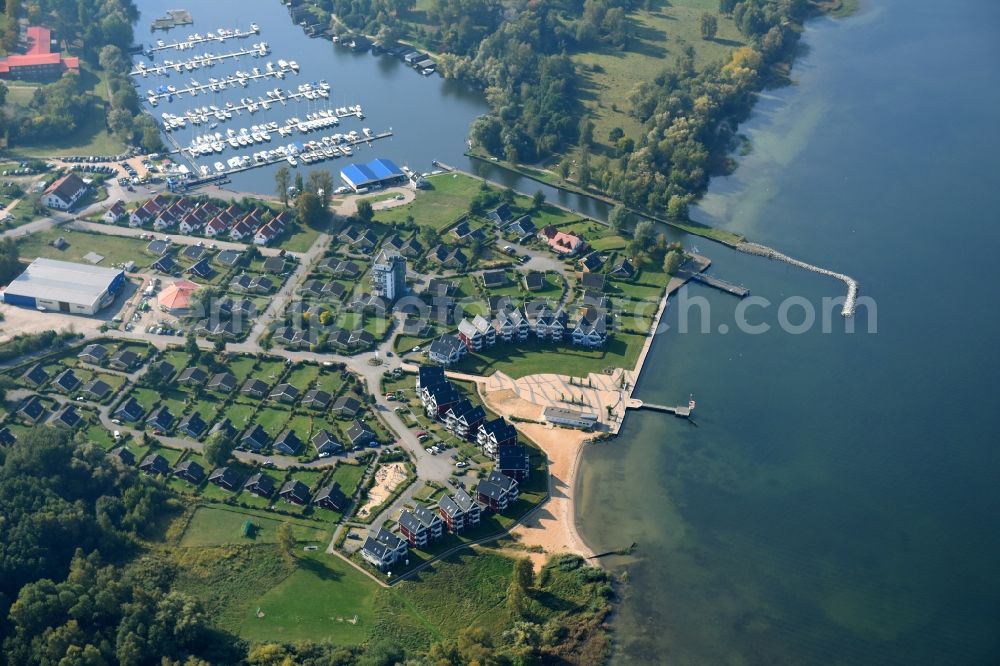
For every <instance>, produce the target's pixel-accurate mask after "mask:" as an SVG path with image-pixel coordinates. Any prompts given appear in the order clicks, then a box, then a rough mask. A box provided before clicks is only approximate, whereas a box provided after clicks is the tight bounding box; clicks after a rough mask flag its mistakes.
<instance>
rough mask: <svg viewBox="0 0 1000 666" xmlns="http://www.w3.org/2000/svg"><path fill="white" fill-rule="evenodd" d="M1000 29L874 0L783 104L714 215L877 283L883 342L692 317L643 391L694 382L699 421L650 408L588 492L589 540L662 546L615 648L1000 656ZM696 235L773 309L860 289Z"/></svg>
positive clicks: (833, 24)
mask: <svg viewBox="0 0 1000 666" xmlns="http://www.w3.org/2000/svg"><path fill="white" fill-rule="evenodd" d="M998 30H1000V9H998V7H997V5H996V4H995V3H993V2H989V1H986V0H964V1H961V2H949V3H940V2H934V1H931V0H908V1H903V0H887V1H886V2H880V3H878V4H877V6H875V5H874V3H865V6H864V8H863V10H862V12H861V13H860V14H858V15H857V16H855V17H853V18H850V19H848V20H844V21H831V20H819V21H815V22H813V23H811V24H810V25H809V27H808V29H807V31H806V34H805V36H804V39H803V55H802V58H801V59H800V60H799V61H798V63H797V65H796V67H795V69H794V71H793V78H794V79H795V84H794V85H792V86H790V87H787V88H784V89H780V90H775V91H769V92H768V93H766V94H765V95H764V96H762V99H761V102H760V104H759V105H758V107H757V109H756V111H755V113H754V115H753V117H752V118H751V119H750V121H749V122H748V123H747V124H746V125H745V126H744V128H743V129H744V131H745V132H746V133H747V135H748V136H749V137H750V138H751V141H752V144H753V147H754V149H753V152H752V153H751V154H750V155H749V156H748V157H746V158H742V159H741V163H740V167H739V169H738V170H737V171H736V172H735V173H734V175H733V176H730V177H727V178H722V179H717V180H716V181H713V185H712V189H711V193H710V194H709V196H708V197H707V198H706V200H705V202H704V204H703V205H702V206H701V208H700V209H699V211H698V212H697V215H698V216H699V217H700V218H701V219H703V220H705V221H707V222H710V223H713V224H719V225H722V226H726V227H728V228H731V229H734V230H737V231H740V232H743V233H746V234H747V235H748V236H750V237H751V238H752V239H754V240H758V241H761V242H764V243H768V244H771V245H774V246H775V247H778V248H780V249H782V250H784V251H786V252H788V253H789V254H792V255H793V256H797V257H799V258H801V259H804V260H807V261H811V262H814V263H817V264H820V265H823V266H826V267H829V268H833V269H836V270H840V271H843V272H846V273H848V274H851V275H853V276H855V277H856V278H858V279H859V280H860V281H861V283H862V293H863V294H865V295H867V296H870V297H872V298H873V299H874V300H875V302H876V304H877V330H878V332H877V333H876V334H871V335H870V334H867V333H862V332H860V331H863V330H865V329H866V328H867V325H868V324H869V323H874V322H872V321H871V319H872V317H871V316H870V314H869V313H867V312H865V311H864V310H862V311H860V312H859V315H858V317H857V318H856V321H855V324H856V326H857V329H858V331H859V332H856V333H854V334H853V335H850V334H846V333H844V330H843V325H844V322H842V321H837V320H838V319H839V318H838V317H834V320H833V322H832V323H833V325H834V326H833V329H834V330H833V332H832V333H831V334H823V333H821V332H820V331H817V330H810V331H809V332H806V333H803V334H800V335H790V334H787V333H783V332H780V331H778V330H772V331H771V332H769V333H767V334H764V335H748V334H744V333H739V332H736V331H735V327H733V326H732V323H733V317H734V316H735V310H736V301H735V299H733V298H732V297H729V296H726V295H724V294H720V293H717V292H712V291H710V290H708V289H707V288H704V287H691V288H689V289H688V291H687V296H688V297H702V298H704V299H706V300H707V303H708V305H709V306H710V309H711V325H710V330H711V331H712V332H711V333H709V334H700V333H691V332H689V333H683V334H682V333H678V331H677V325H678V323H679V322H678V316H679V312H680V310H681V308H680V307H679V304H680V301H679V300H678V302H675V303H674V304H672V306H671V307H670V308H669V309H668V315H667V321H668V323H670V324H671V325H672V326H673V328H672V330H670V331H669V332H667V333H666V334H664V335H662V336H660V338H659V339H658V340H657V342H656V344H655V347H654V350H653V353H652V356H651V359H650V362H649V365H648V366H647V368H646V372H645V373H644V375H643V377H642V380H641V381H640V386H639V392H638V396H639V397H640V398H642V399H645V400H650V401H654V402H663V403H667V404H676V403H677V402H679V401H682V400H683V399H684V398H686V397H687V395H688V393H690V392H692V391H693V392H694V393H695V395H696V397H697V399H698V403H699V406H698V409H697V412H696V419H695V420H696V421H697V424H698V425H697V427H694V426H691V425H689V424H686V423H684V422H682V421H679V420H676V419H673V418H670V417H664V416H661V415H654V414H651V413H637V414H634V415H630V416H629V420H628V422H627V424H626V427H625V428H624V431H623V433H622V436H621V437H619V438H618V440H617V441H615V442H612V443H610V444H605V445H600V446H596V447H594V448H593V449H591V450H588V452H587V454H586V456H585V459H584V461H585V462H584V470H583V474H582V476H581V479H580V485H579V497H580V500H579V510H578V514H579V516H580V520H581V522H582V526H583V533H584V536H585V537H586V538H587V540H588V542H590V543H591V545H593V546H594V547H595V548H597V549H599V550H603V549H606V548H617V547H621V546H622V545H626V544H628V543H631V542H632V541H637V542H639V544H640V547H639V550H638V552H637V553H636V555H635V557H634V558H630V559H628V560H624V559H620V560H619V561H617V562H613V563H612V564H613V565H614V566H615V567H616V568H618V569H619V570H620V571H627V578H628V581H629V582H628V583H627V585H625V587H624V588H623V592H624V599H623V603H622V605H621V608H620V613H619V614H618V615H617V618H616V622H615V627H616V630H617V639H618V645H617V652H616V658H615V662H616V663H682V664H706V663H713V664H719V663H726V664H775V663H788V664H802V663H822V664H830V663H834V664H840V663H842V664H859V663H860V664H869V663H898V664H944V663H948V664H986V663H997V662H998V661H1000V602H998V599H1000V582H998V577H997V576H996V574H995V565H996V562H997V560H998V556H1000V522H998V520H997V518H996V516H997V515H998V509H1000V491H998V487H1000V484H998V479H1000V455H998V453H997V441H998V440H997V436H996V434H995V432H996V427H995V423H994V420H995V415H996V414H997V413H998V411H1000V410H998V407H1000V399H998V395H1000V394H998V391H997V389H996V386H995V381H996V377H997V374H998V370H1000V359H998V354H997V351H996V343H995V339H996V333H995V331H996V330H997V325H998V323H1000V316H998V314H997V309H996V306H995V301H996V298H995V285H996V283H997V278H998V270H997V262H996V260H995V258H994V252H995V248H996V246H997V241H998V240H1000V231H998V229H997V225H996V221H997V210H998V209H1000V206H998V204H1000V188H998V185H1000V170H998V169H997V167H996V163H995V161H996V155H997V153H998V149H1000V131H998V129H997V124H996V119H997V112H996V109H997V108H998V106H1000V105H998V103H1000V75H998V72H997V67H996V66H997V64H998V63H1000V39H997V37H998ZM697 244H698V245H700V249H701V250H702V251H703V252H705V253H706V254H708V255H710V256H711V257H712V258H713V259H714V260H715V265H714V267H713V271H715V272H716V273H717V274H718V275H720V276H722V277H726V278H730V279H733V280H735V281H737V282H742V283H744V284H746V286H748V287H749V288H750V289H751V291H752V292H753V294H755V295H758V296H763V297H765V298H767V299H769V300H770V301H772V302H773V303H774V304H775V305H774V307H772V308H771V309H769V310H758V311H756V314H755V316H754V317H752V319H754V321H761V322H768V323H771V324H772V325H775V324H776V323H777V321H778V319H777V313H776V312H775V310H776V306H777V304H778V303H779V302H781V301H782V299H785V298H787V297H789V296H802V297H804V298H805V299H806V300H807V301H808V302H810V303H812V304H814V305H815V307H816V308H819V307H820V301H821V299H822V298H823V297H824V296H836V295H839V294H842V293H843V292H842V287H841V285H840V284H839V283H837V282H834V281H832V280H829V279H827V278H823V277H820V276H815V275H810V274H806V273H804V272H802V271H799V270H797V269H794V268H790V267H786V266H783V265H779V264H775V263H772V262H767V261H761V260H757V259H753V258H750V257H746V256H741V255H737V254H735V253H731V252H728V251H725V250H722V249H720V248H718V247H717V246H713V245H711V244H708V243H704V242H700V243H697ZM790 318H791V319H792V320H793V321H798V317H797V316H795V315H791V316H790ZM720 323H721V324H726V325H728V326H729V332H728V333H726V334H720V333H719V332H718V325H719V324H720ZM838 327H839V328H838Z"/></svg>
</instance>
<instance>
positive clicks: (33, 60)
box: [0, 25, 80, 79]
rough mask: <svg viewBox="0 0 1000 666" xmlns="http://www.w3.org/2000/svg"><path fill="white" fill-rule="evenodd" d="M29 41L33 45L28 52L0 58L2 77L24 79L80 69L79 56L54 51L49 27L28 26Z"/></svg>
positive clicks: (0, 73) (0, 74) (0, 76)
mask: <svg viewBox="0 0 1000 666" xmlns="http://www.w3.org/2000/svg"><path fill="white" fill-rule="evenodd" d="M28 42H30V44H31V46H30V47H29V48H28V52H27V53H25V54H23V55H19V54H18V55H12V56H7V57H6V58H4V59H2V60H0V78H7V79H23V78H31V77H37V76H50V75H53V74H59V75H61V74H62V73H63V72H65V71H67V70H72V71H74V72H75V71H79V69H80V59H79V58H74V57H71V56H64V55H63V54H61V53H53V52H52V31H51V30H49V29H48V28H46V27H44V26H40V25H33V26H31V27H30V28H28Z"/></svg>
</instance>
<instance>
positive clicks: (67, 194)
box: [42, 173, 90, 210]
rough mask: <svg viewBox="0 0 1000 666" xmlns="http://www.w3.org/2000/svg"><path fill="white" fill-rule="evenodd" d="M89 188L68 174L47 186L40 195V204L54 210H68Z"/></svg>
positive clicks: (73, 174) (77, 178)
mask: <svg viewBox="0 0 1000 666" xmlns="http://www.w3.org/2000/svg"><path fill="white" fill-rule="evenodd" d="M89 189H90V188H88V187H87V184H86V183H85V182H83V179H82V178H80V177H79V176H77V175H76V174H75V173H69V174H66V175H65V176H63V177H62V178H60V179H59V180H57V181H56V182H54V183H52V184H51V185H49V188H48V189H47V190H45V194H44V195H42V203H44V204H45V205H46V206H48V207H49V208H55V209H56V210H69V209H70V208H72V207H73V205H74V204H76V202H77V201H79V200H80V198H81V197H83V195H85V194H86V193H87V191H88V190H89Z"/></svg>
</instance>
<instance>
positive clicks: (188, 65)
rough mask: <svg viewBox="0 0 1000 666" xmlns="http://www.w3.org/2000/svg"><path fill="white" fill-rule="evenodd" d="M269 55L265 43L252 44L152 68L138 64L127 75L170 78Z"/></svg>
mask: <svg viewBox="0 0 1000 666" xmlns="http://www.w3.org/2000/svg"><path fill="white" fill-rule="evenodd" d="M268 53H269V49H268V46H267V42H261V43H260V44H254V45H253V47H252V48H249V49H240V50H239V51H231V52H230V53H222V54H219V55H216V54H214V53H205V54H203V55H196V56H194V57H193V58H189V59H187V60H185V61H178V62H171V61H169V60H167V61H165V62H164V63H163V64H162V65H154V66H152V67H146V65H145V64H144V63H142V62H140V63H139V64H138V65H137V66H136V68H135V69H133V70H132V71H131V72H129V74H130V75H131V76H141V77H143V78H145V77H147V76H163V75H166V76H170V72H171V70H172V71H174V72H178V73H181V72H185V71H186V72H191V71H194V70H196V69H201V68H202V67H212V66H214V65H216V64H217V63H220V62H223V61H225V60H229V59H230V58H233V59H236V58H242V57H244V56H248V55H252V56H253V57H255V58H260V57H262V56H266V55H267V54H268Z"/></svg>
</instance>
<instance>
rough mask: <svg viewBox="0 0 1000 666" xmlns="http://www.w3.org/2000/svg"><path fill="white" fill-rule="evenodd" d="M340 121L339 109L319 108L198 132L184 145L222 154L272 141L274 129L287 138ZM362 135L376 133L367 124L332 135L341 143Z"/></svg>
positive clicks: (203, 152)
mask: <svg viewBox="0 0 1000 666" xmlns="http://www.w3.org/2000/svg"><path fill="white" fill-rule="evenodd" d="M339 124H340V118H339V117H338V116H337V115H336V111H334V110H325V111H318V112H316V113H310V114H307V115H306V118H305V119H304V120H300V119H299V118H297V117H293V118H289V119H288V120H286V121H285V122H284V124H279V123H278V122H277V121H271V122H268V123H262V124H260V125H252V126H251V127H249V128H247V127H242V128H240V129H238V130H234V129H232V128H230V129H227V130H226V131H225V133H224V134H223V133H222V132H215V133H214V134H213V133H211V132H209V133H207V134H202V135H198V136H195V137H194V139H192V140H191V144H190V146H189V147H187V148H182V149H181V152H185V153H187V154H188V155H191V156H195V155H209V154H212V153H221V152H223V151H225V149H226V146H227V145H228V146H229V147H232V148H240V147H242V146H250V145H255V144H261V143H267V142H270V141H271V139H272V138H273V137H272V134H271V133H272V132H274V133H276V134H278V135H279V136H281V137H287V136H291V135H292V134H295V133H296V132H299V133H302V134H308V133H310V132H315V131H318V130H322V129H327V128H329V127H335V126H337V125H339ZM362 136H363V137H366V138H367V137H372V136H374V133H373V132H372V130H370V129H369V128H367V127H365V128H364V129H363V130H362V133H361V134H359V133H358V132H357V130H351V131H350V132H347V133H345V134H334V135H332V137H331V138H332V139H333V141H335V142H338V143H339V142H340V140H341V138H343V139H344V140H346V141H353V140H355V139H360V138H362Z"/></svg>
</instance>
